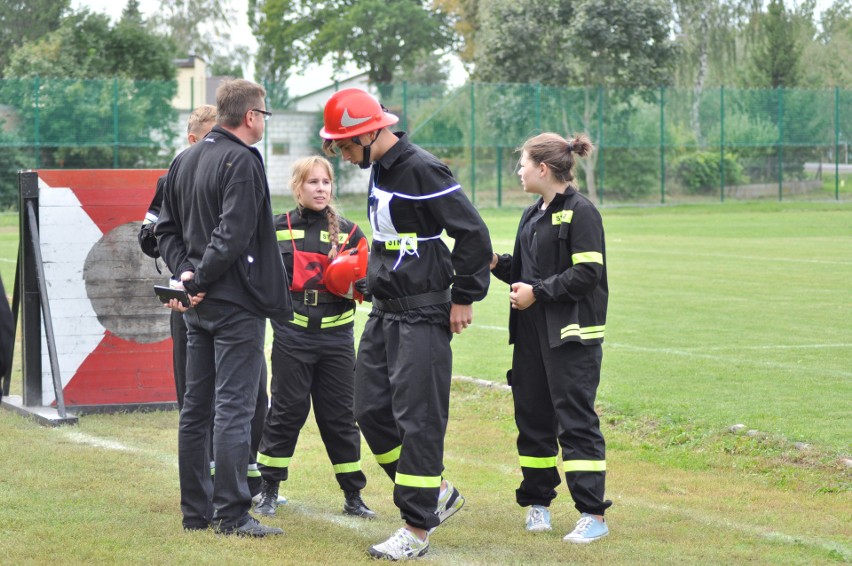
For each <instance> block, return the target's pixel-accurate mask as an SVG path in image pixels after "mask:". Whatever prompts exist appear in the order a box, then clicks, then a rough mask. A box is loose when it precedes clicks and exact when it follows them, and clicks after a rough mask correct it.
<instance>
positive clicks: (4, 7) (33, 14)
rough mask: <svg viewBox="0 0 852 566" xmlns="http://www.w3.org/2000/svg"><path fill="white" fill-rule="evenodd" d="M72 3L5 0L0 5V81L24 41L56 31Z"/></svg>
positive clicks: (50, 0) (65, 0)
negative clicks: (4, 70)
mask: <svg viewBox="0 0 852 566" xmlns="http://www.w3.org/2000/svg"><path fill="white" fill-rule="evenodd" d="M70 3H71V0H4V1H3V2H0V78H2V76H3V75H2V71H3V69H5V68H6V65H8V64H9V57H10V56H11V54H12V52H14V51H15V50H16V49H17V48H19V47H20V46H21V45H23V44H24V43H26V42H27V41H33V40H36V39H38V38H40V37H41V36H43V35H45V34H46V33H48V32H50V31H53V30H55V29H56V28H57V27H59V20H60V17H61V16H62V14H63V13H64V12H65V11H66V10H67V9H68V6H69V5H70Z"/></svg>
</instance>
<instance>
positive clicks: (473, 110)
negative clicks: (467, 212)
mask: <svg viewBox="0 0 852 566" xmlns="http://www.w3.org/2000/svg"><path fill="white" fill-rule="evenodd" d="M470 200H471V202H472V203H473V204H474V205H475V204H476V89H475V88H474V83H473V81H471V82H470Z"/></svg>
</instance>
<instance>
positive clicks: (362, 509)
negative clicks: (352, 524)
mask: <svg viewBox="0 0 852 566" xmlns="http://www.w3.org/2000/svg"><path fill="white" fill-rule="evenodd" d="M343 494H344V497H345V499H344V501H343V512H344V513H346V514H347V515H352V516H353V517H363V518H364V519H373V518H374V517H375V516H376V513H375V512H374V511H372V510H371V509H370V508H369V507H367V506H366V505H364V501H363V500H362V499H361V492H360V491H344V492H343Z"/></svg>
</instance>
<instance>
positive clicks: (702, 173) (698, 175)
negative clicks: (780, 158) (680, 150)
mask: <svg viewBox="0 0 852 566" xmlns="http://www.w3.org/2000/svg"><path fill="white" fill-rule="evenodd" d="M722 164H724V174H725V184H726V185H740V184H743V183H744V182H745V176H744V175H743V167H742V165H741V164H740V162H739V161H738V160H737V157H736V155H734V154H732V153H725V158H724V160H723V159H722V157H721V155H720V154H718V153H710V152H707V151H697V152H694V153H687V154H686V155H682V156H680V157H679V158H678V159H676V160H675V162H674V163H673V164H672V170H673V171H674V175H675V178H676V179H677V181H678V182H679V183H680V184H681V185H682V186H683V187H684V189H686V192H687V194H693V195H696V194H705V193H709V192H712V191H716V190H718V189H719V180H720V179H721V175H722Z"/></svg>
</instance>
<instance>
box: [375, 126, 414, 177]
mask: <svg viewBox="0 0 852 566" xmlns="http://www.w3.org/2000/svg"><path fill="white" fill-rule="evenodd" d="M393 135H395V136H396V137H397V138H399V139H398V141H397V142H396V143H395V144H393V145H392V146H391V147H390V149H388V150H387V151H386V152H385V154H384V155H383V156H382V157H381V158H380V159H379V160H378V161H376V163H378V164H379V165H381V166H382V167H383V168H385V169H390V168H391V167H393V163H394V161H396V160H397V158H398V157H399V156H400V155H402V153H403V152H404V151H405V150H406V149H408V147H409V146H410V145H411V141H410V140H409V139H408V135H407V134H406V133H405V132H394V134H393Z"/></svg>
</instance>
